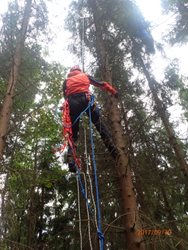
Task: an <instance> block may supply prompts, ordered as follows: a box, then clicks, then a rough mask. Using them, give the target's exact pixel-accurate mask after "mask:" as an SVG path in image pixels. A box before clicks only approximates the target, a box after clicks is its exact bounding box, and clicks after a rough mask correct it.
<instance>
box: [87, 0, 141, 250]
mask: <svg viewBox="0 0 188 250" xmlns="http://www.w3.org/2000/svg"><path fill="white" fill-rule="evenodd" d="M88 3H89V5H90V7H91V9H92V12H93V18H94V24H95V28H96V51H97V56H98V61H99V67H100V70H101V73H102V76H103V78H104V80H106V81H108V82H112V76H111V71H110V64H109V61H108V52H107V51H106V49H105V43H104V41H103V37H104V34H103V32H104V27H103V23H102V22H103V19H102V18H100V17H101V16H100V9H99V8H98V6H97V1H96V0H88ZM109 104H110V106H109V110H111V112H110V117H109V118H110V120H111V124H112V130H113V134H114V139H115V141H114V143H115V146H116V148H117V150H118V157H117V171H118V176H119V183H120V189H121V198H122V209H123V214H124V216H123V218H124V225H125V228H126V230H125V241H126V243H125V245H126V247H127V249H131V250H138V249H142V250H143V249H145V246H144V243H143V241H142V238H141V236H140V235H139V234H138V230H139V229H140V223H139V215H138V208H137V203H136V196H135V192H134V187H133V182H132V174H131V169H130V164H129V154H128V143H127V140H126V138H124V132H123V128H122V126H121V124H120V122H121V116H120V109H119V108H118V101H117V99H116V98H114V97H111V98H109Z"/></svg>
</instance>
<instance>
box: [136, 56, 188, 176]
mask: <svg viewBox="0 0 188 250" xmlns="http://www.w3.org/2000/svg"><path fill="white" fill-rule="evenodd" d="M138 56H139V57H140V58H139V60H140V63H141V66H142V69H143V72H144V74H145V76H146V79H147V81H148V85H149V88H150V90H151V92H152V95H153V98H154V101H155V105H156V109H157V112H158V115H159V116H160V118H161V120H162V122H163V124H164V127H165V129H166V132H167V135H168V138H169V143H170V145H171V146H172V148H173V150H174V152H175V155H176V159H177V162H178V163H179V165H180V167H181V170H182V171H183V172H184V175H185V176H186V177H187V178H188V163H187V162H186V157H185V152H184V150H183V148H182V146H181V145H180V143H179V142H178V139H177V138H176V135H175V131H174V130H173V127H172V124H170V121H169V117H168V113H167V111H166V107H165V106H164V104H163V103H162V101H161V100H160V99H159V97H158V95H157V86H156V83H157V82H156V81H155V79H153V78H151V77H150V74H149V72H148V70H147V68H146V66H145V64H144V62H143V60H142V58H141V56H140V55H138Z"/></svg>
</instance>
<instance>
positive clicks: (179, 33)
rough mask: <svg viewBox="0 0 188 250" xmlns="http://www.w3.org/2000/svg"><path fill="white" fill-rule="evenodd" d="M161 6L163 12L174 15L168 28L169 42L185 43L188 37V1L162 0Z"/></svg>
mask: <svg viewBox="0 0 188 250" xmlns="http://www.w3.org/2000/svg"><path fill="white" fill-rule="evenodd" d="M162 6H163V8H164V11H165V12H167V13H169V12H170V13H174V15H175V24H174V25H173V26H172V28H171V29H170V30H169V34H168V36H167V37H168V39H169V41H170V43H171V44H176V43H179V44H183V43H186V42H187V37H188V21H187V20H188V14H187V13H188V1H187V0H181V1H178V0H162Z"/></svg>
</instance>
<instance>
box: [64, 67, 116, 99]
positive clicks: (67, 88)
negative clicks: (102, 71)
mask: <svg viewBox="0 0 188 250" xmlns="http://www.w3.org/2000/svg"><path fill="white" fill-rule="evenodd" d="M90 84H92V85H94V86H97V87H99V88H101V89H105V90H107V91H108V92H110V93H111V94H116V93H117V90H116V89H115V88H113V87H112V86H111V85H110V84H109V83H107V82H99V81H97V80H95V79H94V78H92V77H91V76H89V75H86V74H85V73H82V72H80V71H78V70H75V71H72V72H70V73H69V74H68V78H67V79H66V80H65V81H64V83H63V92H64V95H65V96H66V97H67V96H70V95H72V94H77V93H89V86H90Z"/></svg>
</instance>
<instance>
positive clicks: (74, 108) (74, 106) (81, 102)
mask: <svg viewBox="0 0 188 250" xmlns="http://www.w3.org/2000/svg"><path fill="white" fill-rule="evenodd" d="M87 105H88V102H87V99H86V96H85V95H84V94H83V95H82V94H81V95H75V96H71V97H69V107H70V117H71V122H72V139H73V143H74V145H73V146H74V148H72V147H71V145H68V154H67V162H68V166H69V171H70V172H74V173H75V172H76V166H75V161H74V157H73V150H76V142H77V140H78V133H79V121H80V118H79V116H80V114H81V112H82V111H84V109H85V108H86V107H87Z"/></svg>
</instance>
